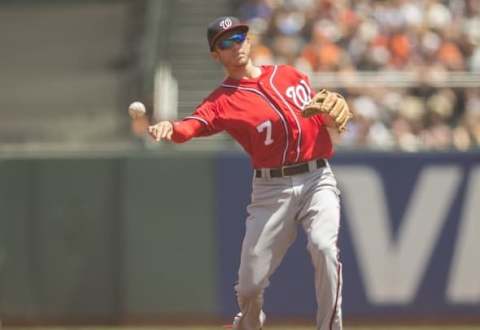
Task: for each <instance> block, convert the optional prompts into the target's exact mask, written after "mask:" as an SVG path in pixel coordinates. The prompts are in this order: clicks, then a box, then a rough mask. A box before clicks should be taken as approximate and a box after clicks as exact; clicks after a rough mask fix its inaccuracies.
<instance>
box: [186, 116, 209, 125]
mask: <svg viewBox="0 0 480 330" xmlns="http://www.w3.org/2000/svg"><path fill="white" fill-rule="evenodd" d="M184 119H196V120H198V121H200V122H202V123H203V124H205V125H207V126H210V125H209V124H208V121H206V120H205V119H203V118H201V117H197V116H187V117H185V118H184Z"/></svg>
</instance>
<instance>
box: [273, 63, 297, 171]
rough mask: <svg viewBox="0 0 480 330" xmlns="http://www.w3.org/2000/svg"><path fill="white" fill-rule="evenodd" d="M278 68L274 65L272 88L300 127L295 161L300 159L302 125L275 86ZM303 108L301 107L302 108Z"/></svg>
mask: <svg viewBox="0 0 480 330" xmlns="http://www.w3.org/2000/svg"><path fill="white" fill-rule="evenodd" d="M277 68H278V66H277V65H275V66H274V67H273V73H272V75H271V76H270V85H271V86H272V89H273V90H274V91H275V93H277V95H278V97H279V98H280V99H281V100H282V102H283V103H284V104H285V105H286V106H287V108H288V110H289V111H290V113H291V114H292V116H293V118H294V119H295V123H296V124H297V128H298V141H297V157H295V163H296V162H298V159H299V158H300V145H301V142H302V127H301V126H300V123H299V122H298V119H297V116H296V115H295V112H294V111H293V110H292V108H290V105H289V104H288V102H287V101H285V99H284V98H283V96H282V94H280V92H279V91H278V89H277V88H276V87H275V85H274V84H273V77H274V76H275V73H276V72H277ZM300 110H301V109H300Z"/></svg>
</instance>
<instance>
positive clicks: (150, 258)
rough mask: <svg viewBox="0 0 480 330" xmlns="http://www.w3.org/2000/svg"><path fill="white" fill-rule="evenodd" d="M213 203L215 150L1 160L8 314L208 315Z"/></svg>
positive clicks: (2, 282) (2, 273) (1, 292)
mask: <svg viewBox="0 0 480 330" xmlns="http://www.w3.org/2000/svg"><path fill="white" fill-rule="evenodd" d="M213 210H214V206H213V170H212V161H211V160H210V158H209V157H208V156H198V155H189V156H185V155H183V156H174V155H164V156H152V155H146V156H145V155H141V156H131V157H123V156H122V157H114V158H94V157H92V158H88V157H87V158H79V157H74V158H70V159H64V158H51V159H9V160H3V161H0V315H1V316H2V318H3V319H7V320H8V319H11V320H21V321H24V320H27V321H28V320H36V319H49V320H63V319H68V320H82V319H85V318H88V319H94V320H100V321H106V322H115V321H116V320H119V321H120V320H124V319H126V318H136V319H153V318H160V317H162V316H164V315H170V314H175V313H182V312H187V313H196V314H201V315H203V314H205V315H209V314H211V313H213V312H214V309H215V307H214V306H215V303H216V302H215V299H216V298H215V297H216V292H215V285H214V284H215V274H216V269H215V268H214V267H215V265H216V260H215V258H216V256H215V251H216V249H215V246H214V244H215V242H214V233H215V232H214V211H213Z"/></svg>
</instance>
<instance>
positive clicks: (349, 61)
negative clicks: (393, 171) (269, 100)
mask: <svg viewBox="0 0 480 330" xmlns="http://www.w3.org/2000/svg"><path fill="white" fill-rule="evenodd" d="M237 10H238V16H239V17H240V18H241V19H242V20H243V21H245V22H248V24H249V25H250V27H251V33H250V39H251V41H252V57H253V60H254V61H255V63H256V64H271V63H277V64H278V63H287V64H291V65H294V66H296V67H297V68H299V69H300V70H302V71H303V72H305V73H307V74H309V75H310V76H315V75H320V76H321V74H322V72H337V73H339V74H342V73H344V72H365V71H375V72H380V73H381V72H382V71H385V72H387V71H388V72H392V71H393V72H395V71H397V72H405V71H416V72H425V75H428V74H431V73H432V72H436V73H438V72H441V73H444V74H447V75H448V74H449V73H452V72H455V73H458V72H466V74H467V75H468V74H469V73H470V74H474V73H476V74H480V1H479V0H449V1H446V0H444V1H442V0H388V1H387V0H237ZM478 83H480V81H478ZM315 87H321V86H315ZM334 89H336V90H338V91H340V92H342V94H344V95H346V97H347V99H348V101H349V104H350V105H351V107H352V109H353V110H354V112H355V114H356V117H355V120H354V122H353V124H352V125H350V127H349V129H348V130H347V132H346V134H344V135H343V136H342V137H338V138H339V141H338V143H339V145H340V146H345V147H355V146H361V147H367V148H374V149H401V150H408V151H416V150H444V149H452V148H453V149H458V150H467V149H471V148H479V147H480V85H479V84H477V85H475V84H474V85H473V86H472V85H470V86H469V88H461V86H458V85H456V87H453V86H449V85H448V84H446V85H444V86H443V87H440V88H439V87H438V86H437V87H434V86H430V85H429V84H427V83H418V84H417V83H415V84H412V85H411V86H409V87H400V88H399V87H395V88H392V87H383V86H381V84H377V86H374V88H362V86H349V87H348V88H347V87H345V86H338V88H334Z"/></svg>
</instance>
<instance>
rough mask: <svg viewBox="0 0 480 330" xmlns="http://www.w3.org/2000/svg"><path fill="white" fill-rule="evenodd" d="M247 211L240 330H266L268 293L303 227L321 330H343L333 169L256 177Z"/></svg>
mask: <svg viewBox="0 0 480 330" xmlns="http://www.w3.org/2000/svg"><path fill="white" fill-rule="evenodd" d="M310 163H311V162H310ZM309 165H310V168H312V166H313V165H312V164H309ZM247 211H248V214H249V215H248V218H247V220H246V232H245V237H244V240H243V244H242V252H241V260H240V268H239V272H238V284H237V285H236V286H235V290H236V294H237V301H238V305H239V307H240V311H241V313H242V316H241V318H240V321H239V323H238V325H237V329H239V330H258V329H260V328H261V327H262V324H261V318H260V314H261V313H263V311H262V305H263V292H264V290H265V288H266V287H267V286H268V285H269V277H270V276H271V275H272V274H273V272H274V271H275V270H276V269H277V267H278V266H279V265H280V263H281V261H282V259H283V257H284V256H285V253H286V252H287V250H288V248H289V247H290V245H291V244H292V243H293V242H294V240H295V238H296V236H297V228H298V226H299V225H301V226H302V227H303V229H304V230H305V233H306V234H307V238H308V244H307V249H308V251H309V253H310V256H311V260H312V264H313V267H314V271H315V290H316V300H317V304H318V310H317V317H316V318H317V320H316V322H317V330H341V329H342V313H341V296H342V293H341V287H342V275H341V271H342V269H341V267H342V266H341V263H340V262H339V260H338V253H339V251H338V248H337V238H338V231H339V225H340V202H339V191H338V189H337V184H336V180H335V177H334V175H333V173H332V171H331V168H330V166H328V165H327V167H324V168H320V169H312V171H311V172H307V173H304V174H299V175H294V176H290V177H281V178H269V177H262V178H255V177H254V179H253V189H252V198H251V203H250V205H249V206H248V208H247ZM285 299H288V297H285Z"/></svg>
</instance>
